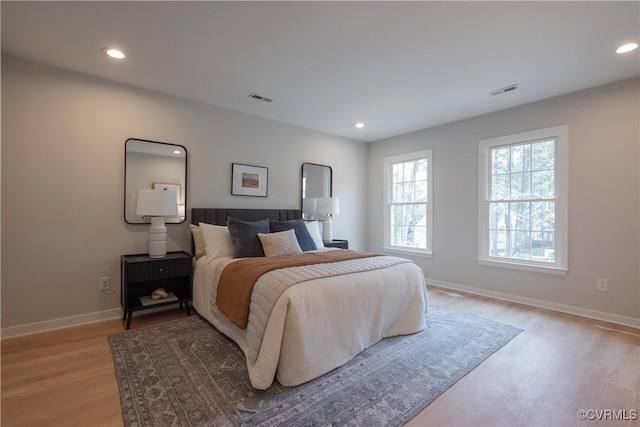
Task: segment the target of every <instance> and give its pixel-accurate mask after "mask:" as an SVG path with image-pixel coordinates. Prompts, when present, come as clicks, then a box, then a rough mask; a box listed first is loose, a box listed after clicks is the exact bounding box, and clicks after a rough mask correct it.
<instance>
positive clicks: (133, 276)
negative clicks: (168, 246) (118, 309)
mask: <svg viewBox="0 0 640 427" xmlns="http://www.w3.org/2000/svg"><path fill="white" fill-rule="evenodd" d="M192 262H193V261H192V258H191V255H190V254H188V253H186V252H182V251H180V252H167V256H166V257H164V258H150V257H149V255H148V254H137V255H122V256H120V274H121V278H122V281H121V286H122V289H121V292H120V303H121V304H122V310H123V311H124V316H123V317H122V320H126V321H127V326H126V327H127V329H129V327H130V326H131V317H132V315H133V312H134V311H139V310H146V309H149V308H154V307H160V306H164V305H170V304H180V308H182V305H183V304H184V305H185V311H186V313H187V316H189V315H190V314H191V309H190V303H191V301H192V300H193V294H192V288H191V271H192ZM158 288H164V290H165V291H166V292H167V293H170V296H169V298H163V299H157V300H153V299H151V293H153V291H154V290H156V289H158Z"/></svg>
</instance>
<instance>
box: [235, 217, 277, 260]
mask: <svg viewBox="0 0 640 427" xmlns="http://www.w3.org/2000/svg"><path fill="white" fill-rule="evenodd" d="M227 227H228V228H229V234H230V235H231V243H233V257H234V258H247V257H256V256H264V250H263V249H262V243H261V242H260V239H259V238H258V233H269V220H268V219H262V220H260V221H254V222H248V221H241V220H239V219H237V218H233V217H227Z"/></svg>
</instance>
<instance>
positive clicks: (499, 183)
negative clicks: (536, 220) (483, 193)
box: [491, 175, 511, 200]
mask: <svg viewBox="0 0 640 427" xmlns="http://www.w3.org/2000/svg"><path fill="white" fill-rule="evenodd" d="M510 194H511V180H510V176H509V175H493V176H492V177H491V200H505V199H508V198H509V195H510Z"/></svg>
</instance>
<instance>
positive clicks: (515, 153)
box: [511, 145, 525, 173]
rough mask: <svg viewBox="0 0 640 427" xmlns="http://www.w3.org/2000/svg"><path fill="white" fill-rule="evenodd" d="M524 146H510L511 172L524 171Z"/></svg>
mask: <svg viewBox="0 0 640 427" xmlns="http://www.w3.org/2000/svg"><path fill="white" fill-rule="evenodd" d="M524 160H525V159H524V146H522V145H519V146H515V147H511V173H515V172H524V163H525V162H524Z"/></svg>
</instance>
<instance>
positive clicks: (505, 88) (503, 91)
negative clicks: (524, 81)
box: [488, 84, 520, 96]
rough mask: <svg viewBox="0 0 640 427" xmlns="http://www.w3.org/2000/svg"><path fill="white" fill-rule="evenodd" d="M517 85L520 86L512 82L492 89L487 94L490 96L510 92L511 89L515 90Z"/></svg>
mask: <svg viewBox="0 0 640 427" xmlns="http://www.w3.org/2000/svg"><path fill="white" fill-rule="evenodd" d="M519 87H520V86H518V85H517V84H512V85H509V86H505V87H503V88H500V89H496V90H492V91H491V92H489V93H488V95H491V96H496V95H502V94H503V93H507V92H511V91H513V90H516V89H518V88H519Z"/></svg>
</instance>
